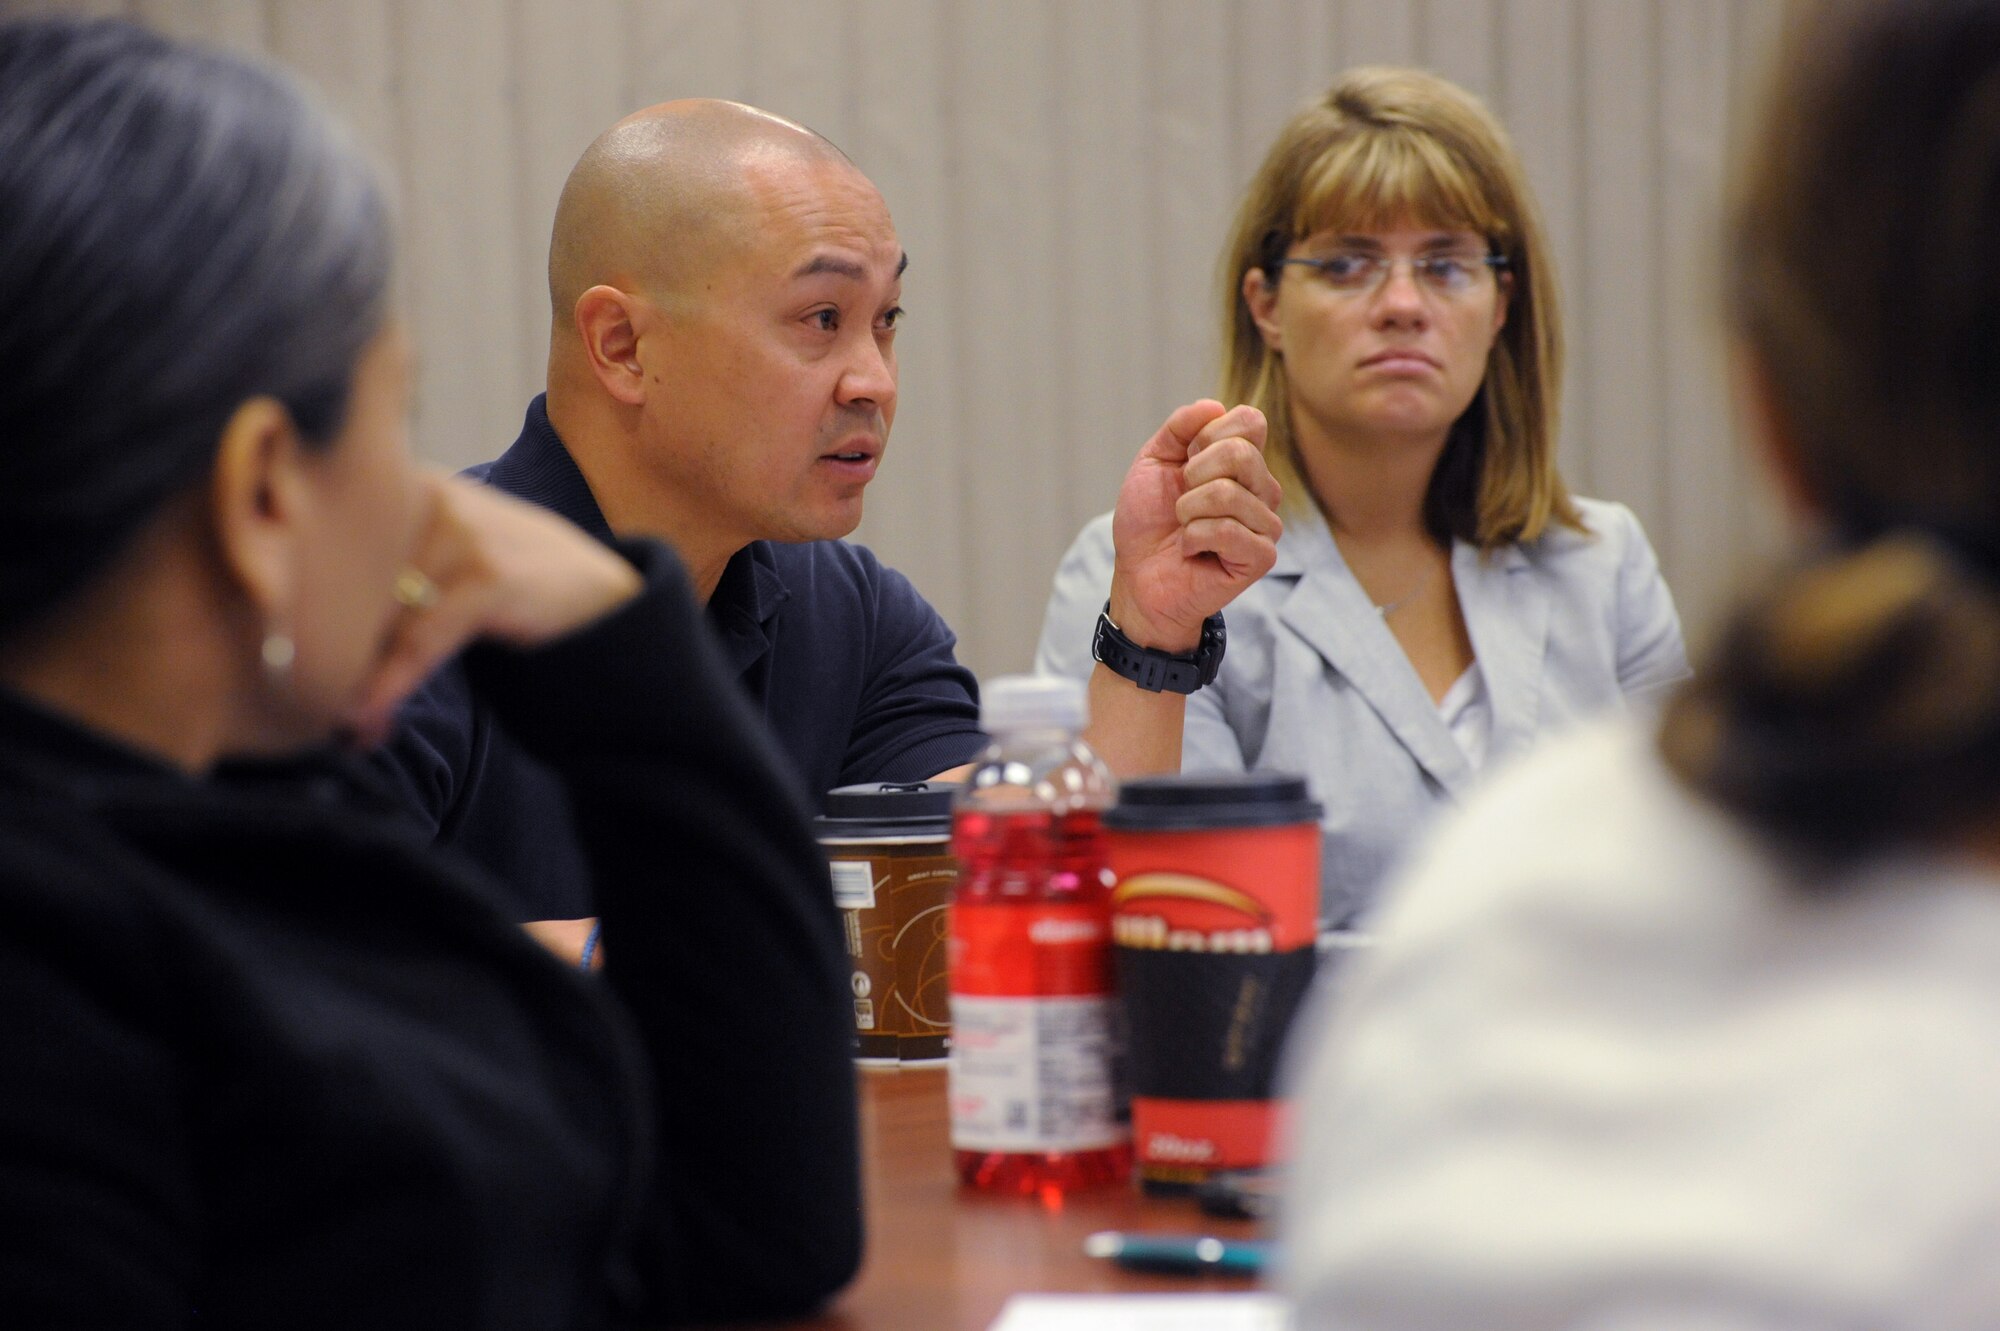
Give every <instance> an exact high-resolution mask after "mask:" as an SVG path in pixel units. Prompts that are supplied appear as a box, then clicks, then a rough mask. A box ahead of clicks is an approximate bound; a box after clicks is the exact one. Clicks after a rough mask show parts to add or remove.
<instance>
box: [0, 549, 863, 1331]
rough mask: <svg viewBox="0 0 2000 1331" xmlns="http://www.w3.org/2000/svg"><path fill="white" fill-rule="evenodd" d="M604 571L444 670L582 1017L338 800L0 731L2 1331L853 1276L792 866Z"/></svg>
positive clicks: (418, 859)
mask: <svg viewBox="0 0 2000 1331" xmlns="http://www.w3.org/2000/svg"><path fill="white" fill-rule="evenodd" d="M628 553H630V554H632V555H633V556H634V558H635V562H638V563H639V564H640V565H641V567H642V568H643V569H644V570H645V571H646V572H647V573H648V588H647V591H646V592H645V594H644V595H642V596H641V597H640V598H639V599H638V600H637V601H635V602H634V603H633V604H632V605H630V606H628V607H627V608H625V609H623V610H621V611H620V612H618V613H617V614H615V615H613V616H612V617H610V618H609V619H607V620H605V621H604V622H602V623H600V624H598V625H596V626H593V627H592V628H590V629H588V630H586V631H585V632H583V633H581V634H578V635H576V636H575V637H572V638H570V639H566V640H564V641H563V642H561V643H558V644H556V645H554V646H551V647H548V648H544V649H541V650H538V651H534V652H505V651H499V650H493V649H484V648H482V649H479V650H477V651H475V652H474V653H473V654H472V655H471V657H469V658H468V665H469V667H470V669H471V674H472V677H473V679H474V681H475V687H477V688H478V689H479V690H480V692H481V694H482V696H483V697H484V698H485V699H486V700H487V701H489V702H490V703H491V704H492V705H493V707H494V708H495V709H496V712H497V714H498V715H499V716H500V718H501V720H502V722H503V724H505V725H507V726H509V727H510V728H511V730H512V732H513V733H514V734H515V735H516V736H518V737H519V738H520V739H521V740H522V741H523V742H524V743H525V744H527V745H528V746H529V747H530V748H531V749H532V750H533V751H535V752H536V753H537V754H538V755H539V756H540V757H541V758H542V759H543V760H544V761H546V762H548V763H549V764H550V765H551V766H553V767H554V768H555V769H556V770H557V771H559V772H560V773H561V774H562V775H563V777H564V779H565V783H566V787H567V789H568V792H569V796H570V799H571V802H572V804H573V806H574V811H575V815H576V820H577V823H578V826H579V830H580V832H581V834H582V837H583V839H584V841H585V844H586V846H587V849H588V851H589V853H590V856H591V859H592V867H593V871H594V873H595V876H596V879H597V881H598V883H599V884H600V893H601V895H600V906H601V909H602V912H603V918H604V942H603V946H604V949H605V957H606V969H605V971H604V973H603V978H602V979H597V978H591V977H585V976H583V975H581V974H579V973H577V972H575V971H573V970H571V969H570V968H568V967H565V966H563V965H561V964H560V963H558V962H557V961H556V960H555V959H554V958H552V957H551V956H549V955H548V954H546V953H545V952H544V951H543V950H542V949H541V948H540V947H539V946H537V945H536V944H534V943H533V942H531V941H530V940H529V939H528V938H526V937H525V936H524V935H523V934H522V932H521V931H520V930H519V928H518V927H516V926H514V925H512V924H510V923H509V922H508V921H507V919H506V917H505V915H504V914H503V912H502V910H501V909H500V908H499V907H498V906H497V904H496V902H497V901H498V894H497V893H496V890H495V888H494V886H493V885H492V884H491V883H490V882H488V881H486V880H485V879H484V878H483V877H482V875H481V874H480V873H479V872H478V871H477V870H476V869H474V868H472V867H471V866H470V865H469V864H466V863H463V862H460V861H458V860H455V859H453V858H452V857H450V856H449V855H446V854H444V853H441V852H439V851H437V850H434V849H432V848H431V847H429V846H428V845H427V844H426V843H425V838H424V836H423V834H422V833H421V831H420V830H418V829H417V828H415V827H414V826H413V825H411V824H410V823H408V822H406V821H403V820H402V819H401V818H400V817H399V815H398V814H397V813H396V812H395V808H396V806H395V803H394V800H393V798H392V796H390V795H389V794H388V793H387V792H386V791H384V790H382V789H379V788H375V787H373V786H372V785H371V778H370V777H369V775H368V774H367V773H366V771H365V769H364V768H363V767H362V765H361V764H359V763H353V762H346V761H342V760H338V759H333V758H330V757H329V758H324V759H315V760H312V761H308V762H302V763H294V764H287V765H285V766H283V767H264V768H258V769H243V770H238V771H234V772H229V773H224V774H219V775H217V776H215V777H212V778H209V779H205V780H196V779H191V778H189V777H186V776H184V775H181V774H180V773H178V772H176V771H174V770H172V769H170V768H167V767H164V766H161V765H160V764H158V763H155V762H153V761H151V760H150V759H148V758H146V757H143V756H141V755H138V754H136V753H134V752H132V751H130V750H127V749H124V748H121V747H119V746H117V745H115V744H113V743H111V742H109V741H108V740H106V739H104V738H103V737H100V736H97V735H95V734H92V733H90V732H88V731H85V730H83V729H81V728H79V727H77V726H75V725H73V724H71V723H69V722H68V721H66V720H64V719H61V718H58V717H56V716H53V715H51V714H49V713H47V712H44V711H41V710H39V709H37V708H35V707H33V706H31V705H29V704H28V703H26V702H24V701H23V700H21V699H19V698H16V697H14V696H11V695H7V694H4V693H0V1320H4V1321H5V1322H7V1323H8V1324H10V1325H17V1326H34V1327H70V1326H75V1327H83V1326H91V1327H108V1326H117V1327H146V1328H150V1327H165V1326H180V1325H192V1326H203V1327H206V1326H215V1327H234V1326H243V1327H259V1328H265V1327H286V1328H300V1327H319V1326H342V1327H355V1328H368V1329H369V1331H382V1329H384V1328H395V1327H412V1328H416V1327H423V1328H427V1329H431V1328H447V1327H480V1328H502V1327H520V1328H524V1329H525V1328H534V1329H535V1331H548V1329H550V1328H558V1327H573V1326H595V1325H600V1324H602V1323H604V1322H606V1321H642V1322H645V1323H649V1324H650V1323H662V1322H674V1321H679V1320H685V1319H691V1318H711V1317H728V1316H753V1315H764V1316H776V1315H783V1314H786V1313H792V1312H798V1311H802V1310H804V1309H806V1308H809V1307H811V1306H812V1305H814V1304H815V1303H817V1302H818V1301H820V1300H821V1299H823V1298H824V1297H825V1296H826V1295H827V1294H828V1293H830V1292H831V1291H833V1290H835V1289H837V1288H838V1287H839V1286H840V1285H842V1284H843V1283H845V1282H846V1280H847V1279H848V1278H849V1277H850V1276H851V1275H852V1273H853V1271H854V1269H855V1267H856V1265H857V1263H858V1261H859V1257H860V1244H861V1224H860V1197H859V1183H858V1179H857V1170H856V1138H855V1121H854V1100H853V1074H852V1071H851V1065H850V1064H849V1061H848V1040H847V1016H846V1013H845V1009H844V994H845V990H844V983H843V980H844V975H845V971H844V969H843V967H842V963H841V952H840V943H839V935H838V930H837V921H836V916H835V912H834V909H833V905H832V898H831V895H830V892H829V891H828V889H827V887H826V884H825V868H824V864H823V862H822V860H821V858H820V855H819V852H818V849H817V847H816V846H815V845H814V843H813V841H812V839H811V836H810V833H809V831H808V828H807V824H806V820H805V816H804V810H803V806H802V804H801V801H800V797H799V795H798V794H797V792H796V791H795V790H794V789H792V787H791V786H790V785H789V784H788V783H787V780H786V779H785V778H784V777H782V776H781V775H779V773H780V771H781V768H780V767H779V764H778V762H777V759H776V758H775V756H774V755H773V754H772V753H771V752H770V749H769V744H768V741H767V740H765V739H763V738H762V737H761V735H760V732H759V730H758V728H757V726H756V724H755V722H754V721H753V720H752V718H751V717H750V716H749V715H748V713H747V711H746V710H745V707H744V704H743V702H742V700H741V698H740V697H739V696H738V691H737V690H736V689H735V688H734V686H733V685H732V683H731V682H730V681H729V680H728V679H727V678H726V677H725V676H724V674H723V673H722V671H721V670H720V669H719V667H718V666H717V665H716V663H715V662H714V661H713V659H712V658H711V652H712V649H711V648H710V647H709V646H708V645H707V639H706V637H705V634H704V631H703V629H702V626H701V624H700V623H699V620H698V618H697V616H696V612H695V610H694V607H693V604H692V601H691V599H690V597H689V595H688V592H687V589H686V586H685V582H684V580H683V579H682V578H681V577H680V575H679V572H678V569H677V568H676V567H675V566H674V564H673V562H672V559H671V556H668V555H666V554H665V552H664V551H662V550H660V549H659V548H658V547H632V548H629V549H628ZM662 678H669V679H673V680H675V681H677V687H673V688H661V687H660V684H659V681H660V680H661V679H662Z"/></svg>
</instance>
